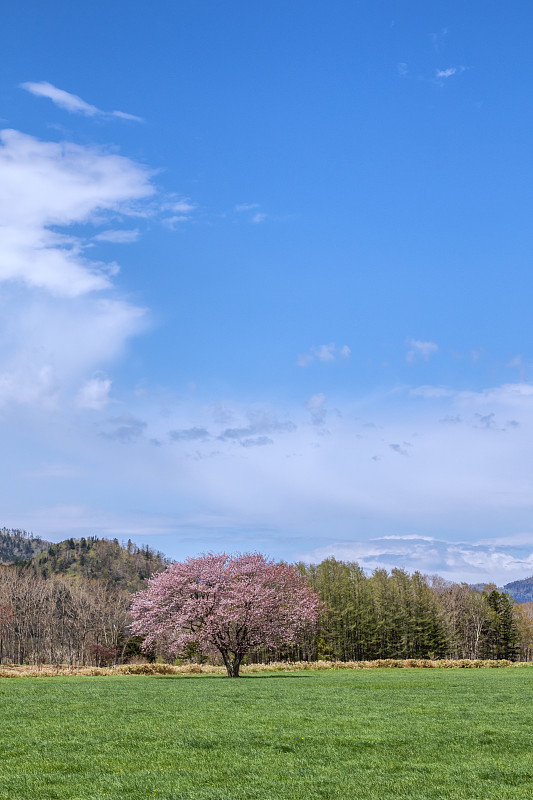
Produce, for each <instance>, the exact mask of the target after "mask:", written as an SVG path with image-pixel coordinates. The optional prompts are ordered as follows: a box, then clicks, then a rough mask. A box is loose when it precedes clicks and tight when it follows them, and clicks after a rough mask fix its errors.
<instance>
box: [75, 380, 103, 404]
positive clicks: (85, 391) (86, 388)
mask: <svg viewBox="0 0 533 800" xmlns="http://www.w3.org/2000/svg"><path fill="white" fill-rule="evenodd" d="M110 389H111V381H110V380H109V378H91V379H90V380H88V381H85V383H84V384H83V386H82V387H81V389H80V390H79V392H78V396H77V403H78V406H79V407H80V408H92V409H94V410H96V411H100V410H101V409H102V408H105V406H106V405H107V404H108V403H109V390H110Z"/></svg>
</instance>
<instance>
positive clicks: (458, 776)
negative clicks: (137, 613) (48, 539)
mask: <svg viewBox="0 0 533 800" xmlns="http://www.w3.org/2000/svg"><path fill="white" fill-rule="evenodd" d="M0 715H1V725H0V747H1V752H0V798H2V800H4V799H5V800H53V799H55V798H69V799H70V800H74V799H75V800H96V799H98V800H147V799H148V798H158V800H219V799H220V800H222V798H224V800H226V798H228V800H229V798H232V799H233V800H245V798H246V800H255V799H257V800H289V799H290V800H296V798H298V800H304V798H305V800H307V799H308V798H365V799H366V798H368V800H374V798H376V800H377V798H380V800H388V798H390V799H391V800H392V798H395V800H396V799H398V798H400V799H401V798H409V799H410V800H445V799H446V800H459V798H461V799H462V798H465V799H466V798H468V800H471V799H473V798H479V799H480V800H491V799H492V798H493V799H494V800H507V798H516V800H527V798H529V797H531V796H533V669H528V668H525V669H517V668H504V669H495V670H491V669H485V670H459V669H457V670H442V669H431V670H423V669H412V670H411V669H405V670H396V669H388V670H368V671H357V672H350V671H343V672H335V671H330V672H322V673H320V672H298V673H287V674H276V673H266V674H262V675H249V676H245V677H243V678H241V679H239V680H229V679H227V678H224V677H219V676H190V677H167V676H161V677H100V678H98V677H97V678H83V677H82V678H80V677H71V678H64V677H60V678H37V679H34V678H12V679H4V680H0Z"/></svg>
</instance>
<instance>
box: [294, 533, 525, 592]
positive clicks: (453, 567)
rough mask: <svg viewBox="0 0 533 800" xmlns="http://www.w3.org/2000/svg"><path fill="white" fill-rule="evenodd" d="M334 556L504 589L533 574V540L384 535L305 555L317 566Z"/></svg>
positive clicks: (369, 567) (336, 544)
mask: <svg viewBox="0 0 533 800" xmlns="http://www.w3.org/2000/svg"><path fill="white" fill-rule="evenodd" d="M331 556H333V557H334V558H338V559H341V560H345V561H357V562H358V563H359V564H360V566H362V567H363V568H365V569H367V570H368V571H371V570H374V569H387V570H390V569H393V568H394V567H403V568H404V569H407V570H408V571H411V572H412V571H414V570H419V571H421V572H423V573H426V574H430V575H433V574H439V575H441V576H442V577H444V578H447V579H448V580H456V581H467V582H469V583H483V582H487V583H492V582H496V583H498V584H500V585H503V584H505V583H509V582H510V581H512V580H517V579H519V578H523V577H528V576H529V575H531V573H532V572H533V535H531V534H529V535H527V536H523V537H522V541H521V543H520V545H516V544H515V543H514V541H513V540H512V539H511V541H509V542H507V541H505V540H504V541H502V542H496V541H495V542H490V541H488V542H483V541H475V542H465V541H449V540H445V539H436V538H434V537H428V536H409V535H405V536H381V537H379V538H373V539H368V540H366V541H342V542H334V543H332V544H330V545H328V546H326V547H318V548H316V549H315V550H312V551H310V552H307V553H304V554H302V556H301V558H302V560H304V561H307V562H311V563H317V562H320V561H322V560H323V559H324V558H328V557H331Z"/></svg>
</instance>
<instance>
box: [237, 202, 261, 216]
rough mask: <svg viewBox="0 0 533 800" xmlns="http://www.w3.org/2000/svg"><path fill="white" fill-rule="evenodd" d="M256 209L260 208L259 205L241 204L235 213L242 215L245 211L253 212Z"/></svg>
mask: <svg viewBox="0 0 533 800" xmlns="http://www.w3.org/2000/svg"><path fill="white" fill-rule="evenodd" d="M255 208H259V203H240V204H239V205H236V206H235V211H236V212H237V213H238V214H242V212H243V211H253V210H254V209H255Z"/></svg>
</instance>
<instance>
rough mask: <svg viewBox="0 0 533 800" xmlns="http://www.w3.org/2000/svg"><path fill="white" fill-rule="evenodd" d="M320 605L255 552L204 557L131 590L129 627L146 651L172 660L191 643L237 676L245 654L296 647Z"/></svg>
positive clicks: (289, 571)
mask: <svg viewBox="0 0 533 800" xmlns="http://www.w3.org/2000/svg"><path fill="white" fill-rule="evenodd" d="M322 607H323V605H322V603H321V601H320V600H319V598H318V595H317V594H316V592H314V591H313V589H311V588H310V587H309V586H308V584H307V582H306V581H305V579H304V578H302V577H301V576H300V575H299V574H298V572H297V570H296V569H295V567H293V566H290V565H288V564H277V563H276V562H275V561H273V560H272V559H270V558H267V557H265V556H264V555H262V554H261V553H242V554H241V553H236V554H233V555H228V554H227V553H217V554H214V553H207V554H202V555H200V556H197V557H196V558H188V559H186V560H185V561H182V562H176V563H174V564H171V565H170V566H169V567H168V568H167V569H166V570H165V572H162V573H160V574H159V575H156V576H154V577H153V578H152V579H151V580H150V581H149V585H148V589H146V590H145V591H142V592H137V594H136V595H135V597H134V601H133V604H132V608H131V611H132V615H133V618H134V622H133V625H132V629H133V631H134V633H137V634H141V635H144V636H145V637H146V638H145V639H144V643H143V647H144V648H150V647H152V646H153V645H154V644H155V643H156V642H159V643H160V644H161V643H164V644H165V645H166V646H167V647H168V649H169V650H170V651H171V652H175V653H176V654H178V653H180V652H183V651H184V650H185V649H186V647H187V645H189V644H191V643H195V644H197V646H199V647H200V648H201V650H202V652H204V653H205V654H209V653H214V652H217V651H218V652H219V653H220V654H221V656H222V659H223V661H224V664H225V666H226V669H227V671H228V676H229V677H230V678H237V677H239V667H240V664H241V662H242V659H243V657H244V656H245V655H246V653H248V652H250V651H251V650H255V649H257V648H259V647H265V648H271V647H278V646H280V645H282V644H290V643H293V642H295V641H297V638H298V636H299V634H300V633H301V632H302V631H303V630H304V629H305V628H306V627H307V626H309V625H313V624H314V623H316V621H317V620H318V617H319V615H320V612H321V610H322Z"/></svg>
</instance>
